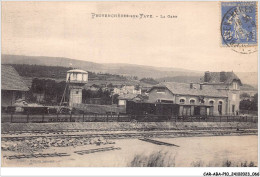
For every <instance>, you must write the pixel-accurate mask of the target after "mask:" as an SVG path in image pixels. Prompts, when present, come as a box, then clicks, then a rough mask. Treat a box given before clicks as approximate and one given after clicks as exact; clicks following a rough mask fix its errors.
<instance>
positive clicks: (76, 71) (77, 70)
mask: <svg viewBox="0 0 260 177" xmlns="http://www.w3.org/2000/svg"><path fill="white" fill-rule="evenodd" d="M67 73H88V72H87V71H84V70H81V69H72V70H69V71H67Z"/></svg>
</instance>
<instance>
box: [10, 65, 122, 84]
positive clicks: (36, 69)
mask: <svg viewBox="0 0 260 177" xmlns="http://www.w3.org/2000/svg"><path fill="white" fill-rule="evenodd" d="M10 65H11V66H13V67H14V68H15V69H16V71H17V72H18V73H19V75H20V76H23V77H33V78H53V79H65V78H66V73H67V71H68V70H71V69H73V68H71V67H62V66H44V65H26V64H10ZM88 77H89V80H95V79H97V80H122V81H123V80H126V77H124V76H120V75H114V74H109V73H95V72H90V71H88Z"/></svg>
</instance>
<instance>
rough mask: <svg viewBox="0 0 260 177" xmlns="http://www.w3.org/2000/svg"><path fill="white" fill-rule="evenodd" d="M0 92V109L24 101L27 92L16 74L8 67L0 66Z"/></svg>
mask: <svg viewBox="0 0 260 177" xmlns="http://www.w3.org/2000/svg"><path fill="white" fill-rule="evenodd" d="M1 84H2V85H1V91H2V95H1V97H2V99H1V105H2V107H7V106H13V105H14V103H15V101H16V100H18V99H25V93H26V92H27V91H29V88H28V86H27V85H26V84H25V82H24V81H23V79H22V77H21V76H20V75H19V74H18V72H17V71H16V70H15V69H14V68H13V67H12V66H8V65H1Z"/></svg>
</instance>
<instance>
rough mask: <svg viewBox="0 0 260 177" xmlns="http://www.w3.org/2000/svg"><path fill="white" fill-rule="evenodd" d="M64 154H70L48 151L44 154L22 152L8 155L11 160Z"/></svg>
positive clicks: (61, 155)
mask: <svg viewBox="0 0 260 177" xmlns="http://www.w3.org/2000/svg"><path fill="white" fill-rule="evenodd" d="M63 156H70V155H69V154H67V153H46V154H42V153H38V154H29V155H26V154H22V155H11V156H8V157H6V158H7V159H9V160H13V159H24V158H27V159H28V158H40V157H44V158H46V157H63Z"/></svg>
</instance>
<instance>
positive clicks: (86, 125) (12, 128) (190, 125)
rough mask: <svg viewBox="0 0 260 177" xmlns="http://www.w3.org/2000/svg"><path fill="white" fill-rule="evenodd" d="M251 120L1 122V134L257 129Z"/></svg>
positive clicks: (256, 125)
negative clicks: (24, 132)
mask: <svg viewBox="0 0 260 177" xmlns="http://www.w3.org/2000/svg"><path fill="white" fill-rule="evenodd" d="M257 128H258V124H257V123H253V122H73V123H72V122H55V123H2V124H1V129H2V132H1V133H2V134H5V133H7V134H8V133H9V132H17V133H19V132H23V131H36V132H37V131H39V132H44V131H66V132H70V131H71V132H74V131H76V132H78V131H91V132H93V131H167V130H168V131H169V130H232V129H257Z"/></svg>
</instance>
